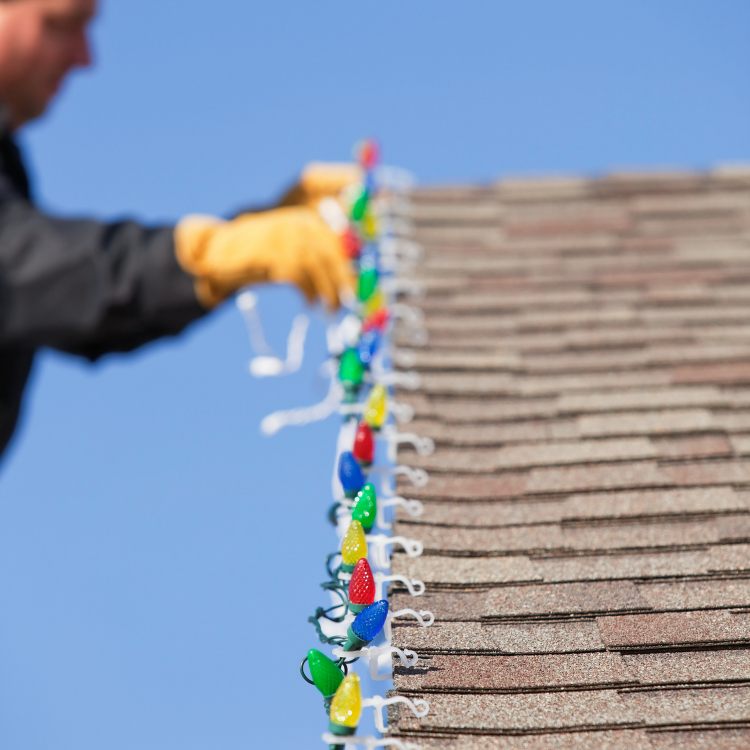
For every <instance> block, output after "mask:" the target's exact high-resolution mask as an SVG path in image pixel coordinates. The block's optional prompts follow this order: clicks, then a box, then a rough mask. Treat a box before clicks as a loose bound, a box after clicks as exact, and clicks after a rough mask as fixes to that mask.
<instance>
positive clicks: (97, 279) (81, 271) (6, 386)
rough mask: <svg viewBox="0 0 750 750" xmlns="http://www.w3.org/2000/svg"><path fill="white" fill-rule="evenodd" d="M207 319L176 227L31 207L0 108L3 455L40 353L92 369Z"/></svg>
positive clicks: (0, 445)
mask: <svg viewBox="0 0 750 750" xmlns="http://www.w3.org/2000/svg"><path fill="white" fill-rule="evenodd" d="M203 313H204V310H203V309H202V308H201V307H200V305H199V304H198V302H197V300H196V298H195V294H194V292H193V281H192V279H191V277H190V276H188V275H187V274H186V273H185V272H184V271H183V270H182V269H181V268H180V267H179V265H178V264H177V261H176V260H175V255H174V240H173V227H171V226H165V227H156V228H146V227H143V226H141V225H139V224H136V223H135V222H132V221H121V222H117V223H112V224H104V223H101V222H97V221H89V220H69V219H57V218H53V217H51V216H48V215H46V214H44V213H42V212H41V211H39V210H38V209H37V208H35V207H34V204H33V202H32V200H31V195H30V191H29V182H28V177H27V175H26V170H25V169H24V166H23V162H22V160H21V156H20V153H19V151H18V148H17V147H16V144H15V143H14V141H13V138H12V134H11V129H10V126H9V119H8V116H7V113H6V112H5V110H4V109H3V108H2V106H1V105H0V453H2V451H3V450H4V449H5V446H6V445H7V444H8V441H9V440H10V437H11V435H12V434H13V430H14V428H15V425H16V422H17V420H18V414H19V409H20V406H21V397H22V395H23V389H24V386H25V384H26V381H27V380H28V377H29V373H30V371H31V365H32V362H33V359H34V352H35V350H36V349H37V348H38V347H40V346H50V347H53V348H55V349H59V350H61V351H64V352H70V353H72V354H79V355H82V356H84V357H87V358H88V359H91V360H94V359H96V358H97V357H99V356H101V355H102V354H106V353H107V352H122V351H129V350H131V349H134V348H135V347H137V346H140V345H141V344H144V343H146V342H148V341H152V340H153V339H156V338H159V337H160V336H168V335H173V334H176V333H179V332H180V331H181V330H182V329H183V328H184V327H185V326H186V325H187V324H188V323H190V322H191V321H193V320H195V319H196V318H199V317H200V316H201V315H202V314H203Z"/></svg>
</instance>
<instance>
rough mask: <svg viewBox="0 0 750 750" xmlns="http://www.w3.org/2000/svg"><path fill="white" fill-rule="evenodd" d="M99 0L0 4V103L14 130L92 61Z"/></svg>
mask: <svg viewBox="0 0 750 750" xmlns="http://www.w3.org/2000/svg"><path fill="white" fill-rule="evenodd" d="M96 10H97V0H0V100H2V102H3V103H4V104H5V106H6V107H7V108H8V109H9V111H10V115H11V119H12V123H13V125H14V127H19V126H21V125H23V124H24V123H25V122H28V121H29V120H33V119H34V118H35V117H39V116H40V115H41V114H43V113H44V111H45V110H46V108H47V106H48V105H49V103H50V101H51V100H52V98H53V97H54V95H55V94H56V93H57V91H58V90H59V88H60V85H61V84H62V82H63V79H64V78H65V76H66V75H67V74H68V73H69V72H70V71H71V70H73V69H74V68H77V67H82V66H87V65H89V64H90V63H91V53H90V50H89V44H88V39H87V29H88V25H89V23H90V21H91V19H92V18H93V17H94V15H95V14H96Z"/></svg>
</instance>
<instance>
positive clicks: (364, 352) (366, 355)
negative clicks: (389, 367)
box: [357, 331, 380, 365]
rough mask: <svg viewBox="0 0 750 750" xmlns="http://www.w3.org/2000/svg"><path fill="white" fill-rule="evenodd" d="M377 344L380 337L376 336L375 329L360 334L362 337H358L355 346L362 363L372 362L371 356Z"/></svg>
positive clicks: (376, 348) (373, 354)
mask: <svg viewBox="0 0 750 750" xmlns="http://www.w3.org/2000/svg"><path fill="white" fill-rule="evenodd" d="M379 344H380V337H379V336H378V332H377V331H366V332H365V333H363V334H362V338H360V340H359V345H358V347H357V348H358V350H359V358H360V360H362V364H363V365H369V364H370V363H371V362H372V358H373V357H374V356H375V352H376V351H377V350H378V346H379Z"/></svg>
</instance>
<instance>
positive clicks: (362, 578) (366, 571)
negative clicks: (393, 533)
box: [349, 557, 375, 613]
mask: <svg viewBox="0 0 750 750" xmlns="http://www.w3.org/2000/svg"><path fill="white" fill-rule="evenodd" d="M374 601H375V579H374V577H373V575H372V568H371V567H370V563H368V562H367V558H366V557H363V558H361V559H360V560H359V561H358V562H357V564H356V565H355V566H354V572H353V573H352V580H351V581H350V582H349V611H350V612H354V613H357V612H361V611H362V610H363V609H364V608H365V607H369V606H370V605H371V604H372V603H373V602H374Z"/></svg>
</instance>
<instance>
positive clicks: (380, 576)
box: [374, 570, 425, 601]
mask: <svg viewBox="0 0 750 750" xmlns="http://www.w3.org/2000/svg"><path fill="white" fill-rule="evenodd" d="M374 578H375V601H380V600H381V599H382V598H383V584H384V583H391V582H393V581H398V582H399V583H403V584H404V586H406V588H407V589H408V590H409V593H410V594H411V595H412V596H422V594H424V592H425V585H424V583H423V582H422V581H420V580H419V579H417V578H407V577H406V576H387V575H385V573H381V572H380V571H379V570H378V571H377V572H376V573H375V574H374Z"/></svg>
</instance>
